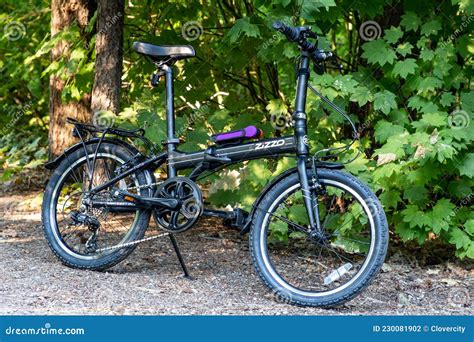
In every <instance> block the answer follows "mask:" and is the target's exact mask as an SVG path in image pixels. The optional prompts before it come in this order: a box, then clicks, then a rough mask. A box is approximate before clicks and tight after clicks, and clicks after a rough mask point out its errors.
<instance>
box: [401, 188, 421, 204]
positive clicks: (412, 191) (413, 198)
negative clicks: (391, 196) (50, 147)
mask: <svg viewBox="0 0 474 342" xmlns="http://www.w3.org/2000/svg"><path fill="white" fill-rule="evenodd" d="M426 194H427V190H426V188H425V187H424V186H423V185H414V186H409V187H407V188H405V191H404V192H403V198H405V199H407V200H409V201H410V203H416V202H420V201H424V200H426Z"/></svg>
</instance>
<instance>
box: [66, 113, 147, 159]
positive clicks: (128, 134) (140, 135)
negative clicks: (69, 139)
mask: <svg viewBox="0 0 474 342" xmlns="http://www.w3.org/2000/svg"><path fill="white" fill-rule="evenodd" d="M66 122H67V123H70V124H72V125H74V129H73V131H72V134H73V136H74V137H76V138H79V139H81V141H84V140H85V139H86V138H87V136H88V135H90V136H92V137H97V136H99V135H100V136H101V138H102V139H103V137H105V135H106V134H111V135H115V136H118V137H122V138H132V139H133V138H136V139H139V140H141V141H142V142H143V143H144V144H145V146H146V147H147V148H149V149H151V150H152V151H155V146H154V144H153V143H152V142H151V141H150V140H149V139H147V138H146V137H145V130H144V129H143V128H137V129H133V130H128V129H123V128H115V127H101V126H97V125H93V124H89V123H85V122H80V121H78V120H76V119H74V118H66Z"/></svg>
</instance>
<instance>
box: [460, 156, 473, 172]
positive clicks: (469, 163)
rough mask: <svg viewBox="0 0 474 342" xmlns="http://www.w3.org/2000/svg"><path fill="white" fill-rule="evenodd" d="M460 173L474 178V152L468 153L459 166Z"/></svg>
mask: <svg viewBox="0 0 474 342" xmlns="http://www.w3.org/2000/svg"><path fill="white" fill-rule="evenodd" d="M459 174H460V175H461V176H467V177H469V178H474V153H468V154H467V156H466V157H465V158H464V160H463V161H462V163H461V165H460V166H459Z"/></svg>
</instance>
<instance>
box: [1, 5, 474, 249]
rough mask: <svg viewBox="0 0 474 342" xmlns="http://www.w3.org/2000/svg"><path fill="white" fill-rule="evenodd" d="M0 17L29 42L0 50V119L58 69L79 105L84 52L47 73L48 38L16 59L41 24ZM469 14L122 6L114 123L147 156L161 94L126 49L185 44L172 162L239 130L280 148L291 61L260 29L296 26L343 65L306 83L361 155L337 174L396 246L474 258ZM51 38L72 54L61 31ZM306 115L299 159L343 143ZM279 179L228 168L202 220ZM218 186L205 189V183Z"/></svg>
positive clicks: (41, 96) (431, 9) (317, 114)
mask: <svg viewBox="0 0 474 342" xmlns="http://www.w3.org/2000/svg"><path fill="white" fill-rule="evenodd" d="M34 3H35V4H37V6H38V3H39V4H41V3H42V2H38V3H37V2H34ZM219 3H220V2H219ZM2 6H6V7H7V10H8V11H9V12H10V13H13V14H12V15H11V16H4V17H2V23H7V22H9V20H10V21H11V20H13V19H15V20H19V21H21V22H23V23H24V24H25V25H26V24H27V29H28V32H29V33H31V35H28V36H26V37H23V38H22V39H20V40H18V41H17V42H16V44H17V45H15V44H12V43H11V42H8V41H6V40H5V39H4V40H2V41H1V43H0V50H1V51H2V52H4V51H5V52H8V53H9V54H10V56H11V58H10V59H9V62H8V63H11V64H10V65H8V66H7V67H6V69H4V70H7V73H8V75H7V76H8V77H9V79H10V81H9V83H8V86H7V87H5V86H4V87H3V88H0V98H1V99H2V100H5V101H6V103H7V104H6V106H12V105H14V103H13V102H11V101H12V100H11V98H10V97H9V92H11V91H15V92H17V93H18V92H19V93H18V95H17V97H19V98H20V99H22V101H27V99H28V98H31V96H30V92H29V91H31V92H32V94H34V97H35V98H36V99H38V103H40V105H41V107H40V108H41V111H40V113H43V115H44V112H45V109H46V108H45V107H46V105H47V89H46V87H45V84H46V81H47V80H46V78H47V77H46V76H47V75H48V74H49V73H62V72H63V71H64V70H66V69H67V70H68V76H69V77H72V78H69V79H68V83H67V86H66V90H65V98H66V99H72V100H73V99H74V98H77V96H78V94H81V93H84V92H90V90H91V89H90V88H91V80H92V73H91V65H92V64H91V63H92V62H93V57H94V56H93V55H92V56H91V51H93V50H92V46H89V50H88V51H86V50H84V49H81V48H79V47H78V48H77V53H75V54H74V55H73V56H71V58H70V60H69V59H68V58H65V60H64V61H61V62H59V63H58V64H55V65H49V64H48V61H47V53H44V52H45V51H46V52H47V51H48V50H47V48H48V46H50V44H51V41H48V39H49V38H48V39H45V40H44V42H43V43H44V44H43V50H41V49H40V52H39V53H36V57H35V58H30V59H27V57H28V56H31V55H33V54H34V53H35V52H37V51H38V48H37V46H40V45H41V44H39V43H40V42H41V41H42V39H43V38H42V37H44V36H45V35H46V32H47V31H48V22H47V21H48V15H47V14H44V13H43V12H41V13H43V14H42V15H41V16H39V17H38V18H42V19H38V20H37V21H32V22H26V19H25V15H24V13H25V12H28V9H27V8H26V7H27V6H26V5H23V4H22V5H20V3H18V2H17V3H14V2H12V1H7V2H6V4H4V5H2ZM39 6H41V5H39ZM34 8H35V10H38V7H34ZM473 9H474V5H473V4H472V3H470V2H468V1H466V0H460V1H458V0H453V1H447V2H446V1H445V2H442V3H439V2H432V1H428V0H422V1H418V2H409V1H405V2H399V1H385V0H371V1H355V2H354V1H352V0H338V1H333V0H321V1H307V0H299V1H289V0H257V1H254V2H248V1H245V2H232V3H231V2H226V6H224V5H222V3H220V4H218V3H217V2H215V1H211V2H210V3H208V6H205V7H203V6H201V5H200V4H199V2H198V1H193V2H172V3H168V2H146V3H143V4H142V3H140V4H134V6H133V7H127V9H126V14H127V15H126V18H125V35H124V36H125V43H124V47H125V51H124V76H123V96H122V97H123V101H122V107H123V108H124V109H123V112H122V113H121V115H120V119H121V121H126V123H125V125H140V126H146V127H147V128H148V130H147V135H148V136H149V137H150V138H151V139H152V140H153V141H155V142H156V143H159V142H160V141H161V140H162V139H163V138H164V134H165V129H164V128H165V125H164V118H165V115H164V104H165V101H164V89H163V87H158V88H157V89H154V90H151V89H149V88H148V86H147V82H148V79H149V76H150V75H151V73H152V71H153V66H152V65H151V63H149V62H148V61H146V60H145V59H144V58H142V57H139V56H138V55H137V54H136V53H134V52H133V51H131V49H130V47H131V44H132V42H133V41H135V40H143V41H149V42H152V43H155V44H160V43H161V44H170V43H171V42H172V43H174V44H179V43H183V44H192V45H193V46H194V47H195V49H196V51H197V55H198V56H199V59H190V60H187V61H185V62H180V63H178V64H177V68H176V69H177V79H176V82H175V93H176V103H175V107H176V112H177V116H178V122H177V127H179V129H178V130H179V133H180V136H182V137H183V138H185V139H186V143H185V144H183V145H182V149H183V150H192V149H195V148H196V142H197V145H198V146H199V147H202V148H204V147H205V146H206V144H207V140H208V138H209V134H211V133H215V132H219V131H222V130H227V129H234V128H237V127H245V126H246V125H249V124H256V123H259V125H260V126H261V127H262V128H263V130H264V131H265V133H266V135H267V136H272V135H277V136H281V135H285V134H290V133H291V127H289V125H288V123H289V115H290V113H291V112H292V111H293V107H292V106H293V98H294V95H295V86H294V85H295V75H294V67H293V65H292V61H293V59H294V58H295V57H296V56H297V55H298V51H297V49H296V47H295V46H294V44H288V42H287V41H286V40H285V39H284V38H283V37H282V36H281V35H280V34H278V33H276V32H275V31H273V30H272V29H271V23H272V21H273V20H276V19H279V20H283V21H285V22H287V23H289V24H310V25H312V27H313V29H314V30H316V31H318V32H319V33H320V35H321V36H323V37H325V38H321V39H320V46H322V47H329V48H331V49H332V50H334V51H335V52H336V53H337V54H338V55H339V56H342V57H343V59H344V61H345V62H346V63H343V64H344V65H345V66H346V70H344V73H343V74H342V75H339V74H338V73H337V72H336V71H335V70H329V72H328V73H326V74H325V75H323V76H317V75H315V74H314V73H313V74H312V78H311V83H312V84H313V85H315V86H316V87H317V88H318V89H320V91H321V92H322V93H323V94H324V95H325V96H327V97H328V98H330V99H331V100H333V101H334V102H335V103H337V104H338V105H340V106H341V107H342V108H345V109H346V111H347V112H348V113H350V114H351V117H352V118H353V120H354V121H355V122H356V123H357V128H358V133H359V134H360V136H361V145H360V146H356V147H357V148H360V149H362V150H363V151H364V153H363V154H362V155H361V156H360V157H359V158H358V159H357V160H355V161H354V162H353V163H350V164H348V165H347V170H348V171H349V172H351V173H353V174H355V175H357V176H358V177H360V178H362V179H363V180H364V181H366V182H367V183H369V185H370V186H371V187H372V188H373V189H374V191H376V193H377V194H378V196H379V197H380V199H381V201H382V203H383V206H384V208H385V210H386V213H387V215H388V218H389V223H390V226H391V228H392V229H393V231H394V232H395V233H396V234H397V235H398V236H399V237H400V238H401V239H403V240H406V241H407V240H414V241H417V242H418V243H420V244H422V243H424V242H425V241H427V240H430V239H441V240H442V241H445V242H446V243H448V244H452V245H454V246H455V247H456V250H457V255H458V256H459V257H461V258H464V257H466V256H467V257H469V258H474V214H473V211H472V187H473V176H474V153H472V147H473V144H472V139H473V137H474V132H473V129H474V128H473V124H472V119H473V118H472V111H473V105H474V96H473V94H472V91H471V84H472V83H471V82H472V80H471V79H472V52H473V50H474V46H473V40H472V33H471V32H472V26H473V23H474V18H473V16H472V15H470V14H471V13H472V11H473ZM369 25H371V27H370V30H366V28H367V27H368V26H369ZM189 27H191V28H194V31H193V30H189V31H188V30H187V29H188V28H189ZM64 38H67V39H70V40H71V42H72V43H73V44H74V43H76V44H77V43H78V42H80V37H79V36H78V34H77V31H75V30H74V28H72V29H71V31H70V34H69V35H68V34H67V33H64ZM92 43H93V40H92ZM48 44H49V45H48ZM34 46H36V48H34ZM73 46H76V45H73ZM77 46H80V45H77ZM75 51H76V50H75ZM91 58H92V59H91ZM25 60H27V61H28V63H24V61H25ZM3 63H4V62H3ZM17 65H20V66H21V67H19V68H18V70H17V69H15V67H16V66H17ZM46 68H48V69H47V70H46V71H44V69H46ZM1 72H2V73H3V74H5V71H1ZM31 75H33V77H31ZM45 89H46V90H45ZM307 112H308V115H309V125H310V129H309V137H310V139H311V140H312V141H313V146H312V151H313V152H315V151H317V150H320V149H321V148H323V147H328V146H341V145H343V144H344V143H346V142H348V141H349V139H348V138H350V134H351V130H350V127H349V126H348V125H346V124H345V123H344V121H343V119H342V118H341V117H340V116H339V115H338V114H336V113H333V112H331V111H330V110H329V109H328V108H327V107H325V106H323V105H322V104H321V101H320V100H319V98H318V97H316V96H314V95H312V94H309V95H308V104H307ZM262 113H264V114H262ZM354 153H355V151H354V150H352V151H350V152H349V153H347V154H346V155H344V156H342V157H341V160H342V161H344V160H348V159H350V158H351V157H352V156H353V155H354ZM293 165H294V162H293V160H291V159H282V160H279V161H272V160H270V161H258V162H248V163H245V164H244V165H243V166H242V165H240V166H238V167H236V168H235V170H236V171H238V177H237V178H238V179H237V180H236V179H232V183H233V184H239V186H238V187H235V186H234V187H232V186H230V185H229V186H225V187H223V188H222V189H219V190H216V191H213V192H212V194H211V195H210V198H209V199H210V201H211V202H212V203H213V204H215V205H216V206H225V205H227V204H233V205H234V204H238V203H241V205H242V206H244V207H249V206H250V205H251V204H252V203H253V199H254V198H255V196H256V195H257V194H258V192H259V190H260V189H261V188H262V187H263V186H264V185H265V184H266V183H267V182H268V181H269V180H270V179H271V178H272V177H274V176H276V175H277V174H279V173H281V172H282V171H284V170H285V169H287V168H289V167H292V166H293ZM228 176H229V174H225V175H224V174H221V175H213V176H212V177H211V178H210V182H211V183H212V182H215V181H217V179H218V178H219V177H220V178H221V181H222V180H223V179H226V178H225V177H228ZM234 178H235V177H234Z"/></svg>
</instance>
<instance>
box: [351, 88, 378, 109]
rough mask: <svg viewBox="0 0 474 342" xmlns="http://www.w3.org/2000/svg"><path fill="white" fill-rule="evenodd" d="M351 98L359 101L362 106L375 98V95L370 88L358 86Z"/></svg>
mask: <svg viewBox="0 0 474 342" xmlns="http://www.w3.org/2000/svg"><path fill="white" fill-rule="evenodd" d="M350 100H351V101H353V102H357V103H358V105H359V106H360V107H362V106H363V105H365V104H366V103H367V102H370V101H372V100H373V95H372V93H371V92H370V90H369V89H367V88H366V87H364V86H358V87H356V88H355V89H354V92H353V93H352V95H351V97H350Z"/></svg>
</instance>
